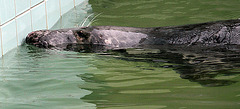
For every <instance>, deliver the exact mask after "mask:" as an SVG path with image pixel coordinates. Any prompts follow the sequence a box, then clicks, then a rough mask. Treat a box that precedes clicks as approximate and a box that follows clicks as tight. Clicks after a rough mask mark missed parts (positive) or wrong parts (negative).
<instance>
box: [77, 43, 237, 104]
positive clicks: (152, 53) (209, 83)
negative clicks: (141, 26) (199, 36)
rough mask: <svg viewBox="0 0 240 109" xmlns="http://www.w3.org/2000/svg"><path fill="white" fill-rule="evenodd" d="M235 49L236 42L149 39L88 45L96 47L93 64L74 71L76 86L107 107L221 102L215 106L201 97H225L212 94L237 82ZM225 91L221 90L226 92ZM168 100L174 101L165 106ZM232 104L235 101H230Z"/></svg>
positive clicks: (97, 102)
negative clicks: (123, 45)
mask: <svg viewBox="0 0 240 109" xmlns="http://www.w3.org/2000/svg"><path fill="white" fill-rule="evenodd" d="M93 48H94V47H93ZM103 49H104V48H103ZM239 50H240V46H237V45H229V46H198V45H194V46H185V45H164V46H153V45H150V46H144V47H141V48H128V49H113V50H110V51H107V52H100V53H99V51H94V49H93V51H91V52H98V56H97V57H98V59H97V61H96V62H94V65H95V67H96V68H97V69H98V70H97V71H95V73H85V74H80V75H78V77H80V78H81V79H83V80H84V81H85V82H86V83H85V84H84V85H80V86H79V88H82V89H87V90H92V91H93V93H92V94H90V95H87V96H85V97H84V98H82V99H83V100H84V101H86V102H90V103H94V104H96V105H97V107H98V108H110V107H111V109H113V108H116V109H122V108H123V109H125V108H151V109H155V108H156V109H160V108H166V107H171V108H179V107H181V106H186V107H195V106H197V105H201V106H200V107H199V109H200V108H213V107H214V108H215V107H219V108H223V107H221V106H220V105H218V106H216V104H218V103H219V102H215V103H216V104H214V103H213V105H211V106H209V105H207V104H204V103H202V102H201V101H204V100H210V101H211V100H212V101H214V100H215V99H217V100H220V99H224V100H226V99H228V98H227V97H220V96H219V95H218V94H220V93H228V94H230V92H231V91H230V92H228V91H226V92H225V91H221V92H220V93H218V94H216V93H217V90H219V89H220V90H226V89H225V88H226V87H232V85H234V84H236V83H237V82H239V81H238V79H233V78H236V77H238V75H239V74H240V70H239V68H240V67H239V65H240V52H239ZM96 72H97V73H96ZM179 76H180V77H181V78H182V79H179ZM185 80H188V81H189V82H187V81H185ZM195 83H197V84H198V85H197V84H195ZM199 84H200V86H199ZM223 86H224V87H223ZM208 88H211V89H208ZM179 90H180V91H179ZM230 90H232V88H231V89H230ZM233 90H235V89H233ZM228 94H226V95H224V96H230V95H228ZM232 94H233V93H232ZM198 95H199V96H198ZM217 96H219V97H217ZM209 97H210V98H209ZM211 97H212V98H211ZM162 99H163V100H162ZM181 99H182V100H181ZM213 99H214V100H213ZM175 100H176V101H175ZM195 100H196V101H195ZM198 100H200V101H198ZM186 102H187V103H190V102H191V103H192V104H191V103H190V104H186ZM172 103H176V104H175V105H174V106H170V105H169V104H172ZM225 106H226V105H225ZM232 106H237V105H236V104H235V103H233V104H232Z"/></svg>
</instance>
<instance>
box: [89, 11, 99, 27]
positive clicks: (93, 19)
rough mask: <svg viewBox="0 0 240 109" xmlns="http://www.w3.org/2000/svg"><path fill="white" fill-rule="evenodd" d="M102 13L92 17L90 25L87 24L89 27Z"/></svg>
mask: <svg viewBox="0 0 240 109" xmlns="http://www.w3.org/2000/svg"><path fill="white" fill-rule="evenodd" d="M101 14H102V13H99V14H97V15H96V16H94V17H93V18H92V20H90V22H89V23H88V25H87V27H88V26H89V25H91V24H92V23H93V22H95V21H96V20H95V19H96V18H97V17H98V16H100V15H101Z"/></svg>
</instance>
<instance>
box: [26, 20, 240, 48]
mask: <svg viewBox="0 0 240 109" xmlns="http://www.w3.org/2000/svg"><path fill="white" fill-rule="evenodd" d="M26 43H27V44H30V45H34V46H36V47H39V48H48V49H52V48H54V49H59V50H65V49H67V48H68V47H69V45H71V46H72V45H84V46H86V45H87V46H89V45H91V46H92V45H97V46H104V48H106V49H112V48H129V47H138V46H144V45H166V44H170V45H177V44H181V45H187V46H191V45H196V44H201V45H236V44H237V45H239V44H240V20H239V19H234V20H222V21H214V22H206V23H199V24H189V25H183V26H168V27H149V28H135V27H118V26H91V27H81V28H68V29H59V30H39V31H34V32H31V33H29V34H28V36H27V37H26ZM83 48H84V47H83Z"/></svg>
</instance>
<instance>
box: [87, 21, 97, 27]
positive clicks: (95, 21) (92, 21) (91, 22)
mask: <svg viewBox="0 0 240 109" xmlns="http://www.w3.org/2000/svg"><path fill="white" fill-rule="evenodd" d="M96 21H98V20H97V19H96V20H93V21H91V22H89V24H88V25H87V26H86V27H89V26H90V25H91V24H92V23H94V22H96Z"/></svg>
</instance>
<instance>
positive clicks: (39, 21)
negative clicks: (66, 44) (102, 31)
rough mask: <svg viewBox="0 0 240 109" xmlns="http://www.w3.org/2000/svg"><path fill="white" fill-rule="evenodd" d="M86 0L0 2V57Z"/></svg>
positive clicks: (19, 0)
mask: <svg viewBox="0 0 240 109" xmlns="http://www.w3.org/2000/svg"><path fill="white" fill-rule="evenodd" d="M84 1H87V0H0V57H2V56H3V55H4V54H6V53H7V52H8V51H10V50H11V49H13V48H15V47H17V46H19V45H21V44H22V42H23V40H24V38H25V37H26V35H27V34H28V33H29V32H31V31H35V30H39V29H49V28H51V27H52V26H53V25H54V24H55V23H56V22H57V21H58V19H59V18H60V16H62V15H63V14H64V13H66V12H67V11H69V10H70V9H72V8H73V7H74V6H76V5H79V4H81V3H83V2H84Z"/></svg>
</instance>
